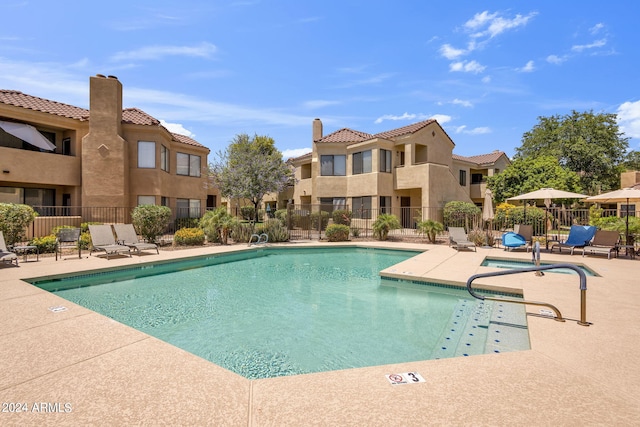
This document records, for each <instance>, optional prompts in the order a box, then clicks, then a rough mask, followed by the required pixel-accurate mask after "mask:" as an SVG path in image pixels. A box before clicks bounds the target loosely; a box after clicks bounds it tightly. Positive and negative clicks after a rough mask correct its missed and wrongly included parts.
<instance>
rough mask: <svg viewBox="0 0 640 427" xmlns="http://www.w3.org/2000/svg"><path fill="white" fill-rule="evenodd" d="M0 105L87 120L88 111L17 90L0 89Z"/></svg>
mask: <svg viewBox="0 0 640 427" xmlns="http://www.w3.org/2000/svg"><path fill="white" fill-rule="evenodd" d="M0 103H2V104H7V105H14V106H16V107H22V108H26V109H29V110H34V111H41V112H43V113H49V114H55V115H56V116H62V117H68V118H70V119H76V120H80V121H86V120H88V119H89V110H87V109H85V108H80V107H74V106H73V105H68V104H63V103H62V102H57V101H51V100H48V99H44V98H39V97H37V96H32V95H27V94H25V93H22V92H20V91H17V90H5V89H0Z"/></svg>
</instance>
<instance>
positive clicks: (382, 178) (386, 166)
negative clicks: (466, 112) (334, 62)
mask: <svg viewBox="0 0 640 427" xmlns="http://www.w3.org/2000/svg"><path fill="white" fill-rule="evenodd" d="M454 147H455V144H454V142H453V141H452V140H451V138H450V137H449V135H447V133H446V132H445V131H444V129H443V128H442V127H441V126H440V125H439V124H438V122H437V121H436V120H426V121H422V122H418V123H414V124H411V125H408V126H404V127H401V128H398V129H393V130H390V131H387V132H382V133H378V134H375V135H372V134H368V133H365V132H360V131H356V130H352V129H347V128H344V129H340V130H338V131H336V132H333V133H331V134H329V135H323V129H322V122H321V121H320V119H315V120H314V122H313V147H312V152H311V153H309V154H306V155H304V156H301V157H298V158H295V159H292V160H290V162H291V164H292V165H293V166H294V167H295V177H296V180H297V182H296V185H295V188H294V189H293V192H292V195H291V198H292V200H293V203H294V204H296V205H303V206H304V205H307V206H314V205H321V206H322V208H321V209H325V210H326V209H337V208H343V207H344V208H348V209H351V210H353V211H362V212H373V214H374V215H375V213H376V212H387V213H394V214H396V215H398V216H399V217H400V218H401V219H402V222H403V225H405V226H410V225H411V224H410V222H411V221H412V218H414V217H415V215H416V213H417V211H418V210H420V211H421V214H422V216H423V217H424V218H433V219H437V215H438V212H439V211H441V208H442V207H443V206H444V205H445V204H446V203H447V202H449V201H452V200H459V201H466V202H473V203H476V204H478V205H480V206H481V205H482V203H483V200H484V193H485V189H486V183H485V181H486V178H487V176H491V175H493V174H494V173H498V172H499V171H501V170H504V169H505V168H506V167H507V166H508V165H509V164H510V161H509V159H508V157H507V156H506V155H505V153H503V152H501V151H494V152H492V153H489V154H483V155H479V156H473V157H463V156H458V155H455V154H453V149H454Z"/></svg>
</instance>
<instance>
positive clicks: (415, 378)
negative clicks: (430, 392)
mask: <svg viewBox="0 0 640 427" xmlns="http://www.w3.org/2000/svg"><path fill="white" fill-rule="evenodd" d="M385 377H387V380H389V382H390V383H391V385H400V384H416V383H424V382H426V381H425V379H424V378H422V375H420V374H419V373H417V372H403V373H401V374H388V375H385Z"/></svg>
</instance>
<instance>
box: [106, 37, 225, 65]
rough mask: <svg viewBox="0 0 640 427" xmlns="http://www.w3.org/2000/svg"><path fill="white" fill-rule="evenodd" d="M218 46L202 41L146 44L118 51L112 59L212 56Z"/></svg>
mask: <svg viewBox="0 0 640 427" xmlns="http://www.w3.org/2000/svg"><path fill="white" fill-rule="evenodd" d="M217 50H218V48H217V47H216V46H215V45H213V44H211V43H206V42H203V43H200V44H199V45H196V46H146V47H142V48H140V49H137V50H131V51H128V52H124V51H123V52H118V53H116V54H115V55H113V56H112V57H111V60H112V61H126V60H136V59H138V60H140V59H142V60H155V59H161V58H164V57H166V56H190V57H199V58H210V57H212V56H213V55H214V54H215V53H216V52H217Z"/></svg>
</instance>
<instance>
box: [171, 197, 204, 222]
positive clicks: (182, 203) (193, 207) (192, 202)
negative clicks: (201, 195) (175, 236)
mask: <svg viewBox="0 0 640 427" xmlns="http://www.w3.org/2000/svg"><path fill="white" fill-rule="evenodd" d="M176 210H177V212H176V216H177V217H178V218H199V217H200V200H198V199H176Z"/></svg>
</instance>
